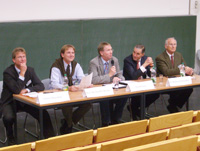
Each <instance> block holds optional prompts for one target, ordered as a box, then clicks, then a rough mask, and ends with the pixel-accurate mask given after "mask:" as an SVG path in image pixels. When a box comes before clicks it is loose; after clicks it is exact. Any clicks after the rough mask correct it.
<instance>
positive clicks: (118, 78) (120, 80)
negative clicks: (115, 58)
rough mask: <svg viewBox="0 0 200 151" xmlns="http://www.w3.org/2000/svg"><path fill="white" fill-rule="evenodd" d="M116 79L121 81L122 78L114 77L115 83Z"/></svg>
mask: <svg viewBox="0 0 200 151" xmlns="http://www.w3.org/2000/svg"><path fill="white" fill-rule="evenodd" d="M116 81H121V79H120V78H118V77H114V78H113V83H116Z"/></svg>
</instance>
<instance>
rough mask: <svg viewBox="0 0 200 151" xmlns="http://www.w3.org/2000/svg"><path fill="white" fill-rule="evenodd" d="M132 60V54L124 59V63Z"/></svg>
mask: <svg viewBox="0 0 200 151" xmlns="http://www.w3.org/2000/svg"><path fill="white" fill-rule="evenodd" d="M132 59H133V58H132V54H131V55H129V56H127V57H126V58H124V61H125V62H127V61H131V60H132Z"/></svg>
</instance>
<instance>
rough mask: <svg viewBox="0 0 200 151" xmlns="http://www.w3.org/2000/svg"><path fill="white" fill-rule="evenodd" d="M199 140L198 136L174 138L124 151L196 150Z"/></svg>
mask: <svg viewBox="0 0 200 151" xmlns="http://www.w3.org/2000/svg"><path fill="white" fill-rule="evenodd" d="M197 140H198V137H197V136H188V137H183V138H174V139H170V140H166V141H162V142H157V143H152V144H147V145H143V146H138V147H134V148H129V149H125V150H124V151H196V150H197Z"/></svg>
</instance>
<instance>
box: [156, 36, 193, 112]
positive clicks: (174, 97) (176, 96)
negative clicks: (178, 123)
mask: <svg viewBox="0 0 200 151" xmlns="http://www.w3.org/2000/svg"><path fill="white" fill-rule="evenodd" d="M176 47H177V41H176V39H175V38H174V37H171V38H168V39H167V40H166V41H165V49H166V50H165V51H164V52H163V53H161V54H160V55H158V56H157V57H156V66H157V74H163V75H164V76H174V75H180V70H179V68H178V66H179V65H180V64H182V63H184V65H185V74H186V75H192V74H193V69H192V68H190V67H188V66H186V63H185V61H184V59H183V56H182V55H181V53H179V52H177V51H176ZM192 91H193V89H184V90H177V91H171V92H169V95H170V98H169V100H168V102H169V105H168V106H167V109H168V110H169V112H170V113H174V112H178V111H179V109H178V107H179V108H182V107H183V105H184V104H185V102H187V101H188V99H189V97H190V95H191V93H192Z"/></svg>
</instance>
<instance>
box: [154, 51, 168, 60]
mask: <svg viewBox="0 0 200 151" xmlns="http://www.w3.org/2000/svg"><path fill="white" fill-rule="evenodd" d="M165 55H166V52H165V51H163V52H162V53H160V54H159V55H158V56H157V57H156V59H161V58H164V56H165Z"/></svg>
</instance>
